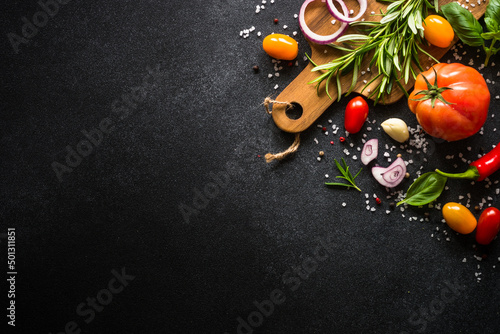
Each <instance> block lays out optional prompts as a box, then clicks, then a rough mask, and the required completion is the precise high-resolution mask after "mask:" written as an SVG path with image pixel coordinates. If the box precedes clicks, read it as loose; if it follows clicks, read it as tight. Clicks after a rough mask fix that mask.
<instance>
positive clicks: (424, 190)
mask: <svg viewBox="0 0 500 334" xmlns="http://www.w3.org/2000/svg"><path fill="white" fill-rule="evenodd" d="M447 180H448V178H447V177H446V176H443V175H440V174H438V173H436V172H428V173H425V174H423V175H421V176H420V177H419V178H418V179H416V180H415V182H413V183H412V184H411V186H410V188H408V191H407V192H406V197H405V199H404V200H402V201H400V202H398V205H401V204H403V203H406V204H409V205H413V206H419V205H425V204H428V203H430V202H432V201H434V200H435V199H436V198H438V197H439V196H440V195H441V193H442V192H443V189H444V186H445V184H446V181H447Z"/></svg>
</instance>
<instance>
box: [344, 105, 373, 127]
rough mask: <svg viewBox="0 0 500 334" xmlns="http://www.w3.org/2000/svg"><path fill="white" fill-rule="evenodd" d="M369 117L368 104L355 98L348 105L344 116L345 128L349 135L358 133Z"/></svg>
mask: <svg viewBox="0 0 500 334" xmlns="http://www.w3.org/2000/svg"><path fill="white" fill-rule="evenodd" d="M367 117H368V103H366V101H365V100H364V99H363V98H362V97H361V96H358V97H355V98H353V99H352V100H351V101H349V103H348V104H347V107H346V109H345V115H344V128H345V129H346V131H348V132H349V133H357V132H359V130H361V128H362V127H363V123H364V122H365V121H366V118H367Z"/></svg>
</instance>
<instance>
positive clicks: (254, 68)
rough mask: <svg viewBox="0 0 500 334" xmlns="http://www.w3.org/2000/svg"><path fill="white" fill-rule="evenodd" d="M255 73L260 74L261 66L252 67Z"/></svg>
mask: <svg viewBox="0 0 500 334" xmlns="http://www.w3.org/2000/svg"><path fill="white" fill-rule="evenodd" d="M252 69H253V71H254V73H259V66H257V65H255V66H254V67H252Z"/></svg>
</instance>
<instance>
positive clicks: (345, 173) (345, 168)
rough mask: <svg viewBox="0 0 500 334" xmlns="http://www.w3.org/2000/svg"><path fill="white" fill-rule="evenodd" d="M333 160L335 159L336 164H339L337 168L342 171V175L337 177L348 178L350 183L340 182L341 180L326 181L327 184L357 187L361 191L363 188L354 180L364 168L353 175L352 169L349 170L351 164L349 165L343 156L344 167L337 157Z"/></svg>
mask: <svg viewBox="0 0 500 334" xmlns="http://www.w3.org/2000/svg"><path fill="white" fill-rule="evenodd" d="M333 160H334V161H335V165H337V168H338V170H339V171H340V173H342V175H339V176H336V178H338V179H344V180H347V181H348V182H349V183H350V184H348V183H340V182H325V184H326V185H327V186H344V187H348V188H354V189H357V190H358V191H361V189H359V187H358V186H357V185H356V183H355V182H354V180H355V179H356V178H357V177H358V175H359V173H361V170H362V169H360V170H359V171H358V172H357V173H356V175H354V176H353V175H352V174H351V171H350V170H349V166H347V163H346V162H345V160H344V158H342V160H341V161H342V165H344V166H343V167H342V165H340V163H339V162H338V161H337V159H333Z"/></svg>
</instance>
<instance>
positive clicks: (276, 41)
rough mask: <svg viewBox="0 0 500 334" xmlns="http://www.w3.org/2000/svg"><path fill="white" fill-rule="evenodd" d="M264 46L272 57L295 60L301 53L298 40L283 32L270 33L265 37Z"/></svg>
mask: <svg viewBox="0 0 500 334" xmlns="http://www.w3.org/2000/svg"><path fill="white" fill-rule="evenodd" d="M262 47H263V48H264V51H266V53H267V54H268V55H270V56H271V57H273V58H276V59H282V60H293V59H295V58H297V54H298V53H299V45H298V44H297V41H296V40H294V39H293V38H291V37H290V36H287V35H283V34H271V35H268V36H267V37H266V38H264V41H263V42H262Z"/></svg>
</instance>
